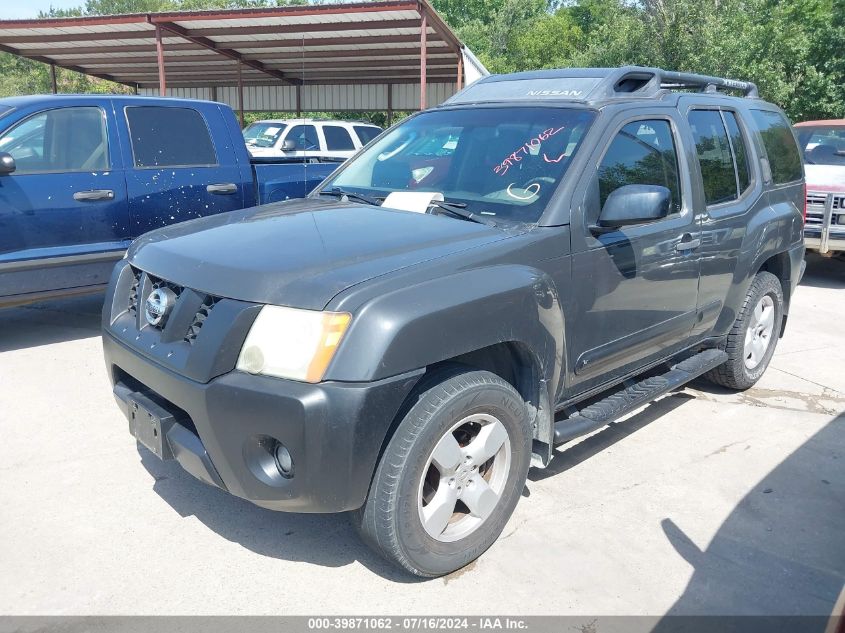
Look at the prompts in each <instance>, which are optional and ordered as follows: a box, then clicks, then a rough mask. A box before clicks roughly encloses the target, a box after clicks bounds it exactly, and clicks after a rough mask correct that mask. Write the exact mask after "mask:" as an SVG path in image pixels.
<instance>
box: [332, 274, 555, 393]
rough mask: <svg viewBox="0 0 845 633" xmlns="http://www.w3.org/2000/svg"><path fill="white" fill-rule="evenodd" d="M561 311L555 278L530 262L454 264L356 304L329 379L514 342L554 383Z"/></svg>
mask: <svg viewBox="0 0 845 633" xmlns="http://www.w3.org/2000/svg"><path fill="white" fill-rule="evenodd" d="M563 332H564V326H563V313H562V312H561V309H560V304H559V300H558V294H557V291H556V289H555V286H554V284H553V282H552V280H551V278H550V277H549V276H548V275H546V274H545V273H543V272H542V271H540V270H537V269H535V268H531V267H528V266H519V265H498V266H489V267H484V268H476V269H472V270H466V271H461V272H456V273H453V274H450V275H446V276H443V277H439V278H436V279H431V280H427V281H425V282H423V283H419V284H415V285H412V286H410V287H408V288H402V289H399V290H395V291H392V292H389V293H386V294H383V295H380V296H378V297H375V298H373V299H371V300H370V301H368V302H367V303H366V304H364V305H363V306H362V307H361V308H360V310H357V311H356V314H355V315H354V317H353V319H352V325H351V326H350V329H349V331H348V332H347V333H346V336H345V338H344V341H343V342H342V343H341V346H340V349H339V350H338V353H337V356H336V357H335V359H334V360H333V361H332V364H331V366H330V367H329V370H328V373H327V375H326V379H328V380H339V381H355V382H357V381H373V380H380V379H382V378H386V377H390V376H396V375H399V374H402V373H405V372H408V371H412V370H415V369H419V368H422V367H426V366H429V365H432V364H434V363H438V362H441V361H444V360H448V359H451V358H454V357H456V356H460V355H461V354H466V353H469V352H472V351H475V350H478V349H481V348H484V347H488V346H490V345H495V344H497V343H508V342H516V343H521V344H522V345H524V346H525V347H526V348H527V349H528V350H529V351H530V352H531V354H532V355H533V356H534V360H535V362H536V363H537V365H538V369H539V371H540V374H541V376H542V377H543V378H544V379H545V380H546V381H548V384H551V385H556V384H557V382H558V378H559V375H560V365H561V359H562V358H563V345H564V341H563Z"/></svg>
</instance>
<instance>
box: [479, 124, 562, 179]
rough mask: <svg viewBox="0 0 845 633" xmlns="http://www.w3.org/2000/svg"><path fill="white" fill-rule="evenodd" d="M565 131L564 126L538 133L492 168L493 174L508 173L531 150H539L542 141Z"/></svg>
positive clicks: (501, 174) (502, 174)
mask: <svg viewBox="0 0 845 633" xmlns="http://www.w3.org/2000/svg"><path fill="white" fill-rule="evenodd" d="M565 129H566V126H562V127H559V128H557V129H555V128H549V129H548V130H544V131H542V132H540V133H539V134H538V135H537V136H535V137H534V138H532V139H531V140H529V141H528V142H527V143H525V144H524V145H522V146H521V147H518V148H517V149H516V150H515V151H514V152H513V153H511V154H510V155H508V156H507V157H506V158H505V159H504V160H503V161H502V162H501V163H499V164H498V165H496V166H495V167H494V168H493V172H494V173H496V174H498V175H499V176H504V175H505V174H506V173H508V170H509V169H510V168H511V167H513V165H514V164H515V163H519V162H522V159H523V158H525V157H526V156H528V152H529V151H530V150H531V149H535V150H538V149H540V146H541V145H542V144H543V142H544V141H547V140H549V139H550V138H551V137H553V136H554V135H555V134H558V133H560V132H562V131H563V130H565ZM544 158H545V155H544ZM558 160H560V159H558ZM552 162H558V161H552Z"/></svg>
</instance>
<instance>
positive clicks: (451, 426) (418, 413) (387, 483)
mask: <svg viewBox="0 0 845 633" xmlns="http://www.w3.org/2000/svg"><path fill="white" fill-rule="evenodd" d="M530 457H531V432H530V429H529V428H528V424H527V422H526V415H525V403H524V402H523V401H522V399H521V398H520V397H519V394H518V393H517V392H516V390H515V389H514V388H513V387H512V386H511V385H510V384H508V383H507V382H505V381H504V380H502V379H501V378H499V377H498V376H496V375H494V374H491V373H489V372H484V371H470V370H468V369H467V368H457V367H453V368H451V369H449V370H448V371H447V373H445V374H443V375H441V376H439V377H438V380H437V381H436V384H434V385H433V386H430V387H428V388H424V389H423V390H422V391H421V393H419V394H418V399H417V402H416V404H415V405H414V406H413V407H412V408H411V409H410V411H409V412H408V414H407V415H406V416H405V417H404V419H403V420H402V421H401V423H400V424H399V426H398V428H397V429H396V432H395V434H394V435H393V437H392V438H391V440H390V443H389V444H388V446H387V449H386V451H385V453H384V455H383V457H382V460H381V462H380V463H379V466H378V468H377V470H376V474H375V478H374V480H373V483H372V486H371V489H370V494H369V496H368V498H367V501H366V503H365V505H364V507H363V508H361V510H359V511H358V512H357V513H356V514H355V520H356V524H357V527H358V529H359V532H360V533H361V535H362V536H363V538H364V540H365V541H367V543H368V544H370V545H371V546H372V547H373V548H374V549H376V550H377V551H378V552H380V553H381V554H382V555H383V556H385V557H386V558H387V559H388V560H390V561H392V562H394V563H396V564H397V565H399V566H401V567H402V568H404V569H406V570H408V571H409V572H411V573H413V574H415V575H417V576H423V577H434V576H441V575H443V574H448V573H450V572H452V571H455V570H456V569H460V568H461V567H463V566H464V565H466V564H467V563H470V562H471V561H473V560H475V559H476V558H478V557H479V556H480V555H481V554H482V553H483V552H484V551H485V550H486V549H487V548H488V547H490V545H492V544H493V542H495V540H496V539H497V538H498V537H499V534H500V533H501V532H502V530H503V529H504V527H505V524H506V523H507V521H508V519H509V518H510V515H511V514H512V512H513V509H514V507H515V506H516V503H517V501H518V500H519V496H520V494H521V492H522V489H523V487H524V486H525V478H526V476H527V473H528V466H529V463H530Z"/></svg>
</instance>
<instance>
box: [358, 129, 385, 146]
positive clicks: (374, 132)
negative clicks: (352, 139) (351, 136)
mask: <svg viewBox="0 0 845 633" xmlns="http://www.w3.org/2000/svg"><path fill="white" fill-rule="evenodd" d="M354 128H355V134H357V135H358V138H359V139H360V141H361V145H366V144H367V143H369V142H370V141H372V140H373V139H374V138H375V137H377V136H378V135H379V134H381V128H378V127H371V126H369V125H356V126H354Z"/></svg>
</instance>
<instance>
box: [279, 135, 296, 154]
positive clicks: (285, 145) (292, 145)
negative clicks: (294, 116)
mask: <svg viewBox="0 0 845 633" xmlns="http://www.w3.org/2000/svg"><path fill="white" fill-rule="evenodd" d="M282 151H283V152H294V151H296V141H294V140H293V139H292V138H286V139H285V140H284V141H282Z"/></svg>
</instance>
